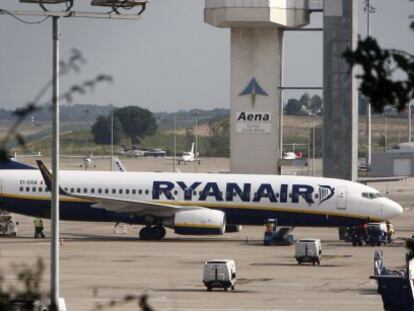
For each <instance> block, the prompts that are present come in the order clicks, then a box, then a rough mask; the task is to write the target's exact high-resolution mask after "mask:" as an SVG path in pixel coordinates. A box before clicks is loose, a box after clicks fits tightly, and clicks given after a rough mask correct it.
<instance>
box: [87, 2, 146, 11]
mask: <svg viewBox="0 0 414 311" xmlns="http://www.w3.org/2000/svg"><path fill="white" fill-rule="evenodd" d="M149 2H150V0H92V2H91V5H94V6H105V7H111V8H112V9H113V10H114V11H115V12H116V13H119V12H118V9H131V8H133V7H137V6H140V7H141V10H140V11H139V12H138V15H140V14H142V12H144V11H145V7H146V4H147V3H149Z"/></svg>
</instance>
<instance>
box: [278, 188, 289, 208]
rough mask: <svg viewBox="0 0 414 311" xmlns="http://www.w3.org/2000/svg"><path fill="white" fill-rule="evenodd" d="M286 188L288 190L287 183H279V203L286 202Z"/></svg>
mask: <svg viewBox="0 0 414 311" xmlns="http://www.w3.org/2000/svg"><path fill="white" fill-rule="evenodd" d="M288 190H289V186H288V185H285V184H282V185H280V203H287V201H288Z"/></svg>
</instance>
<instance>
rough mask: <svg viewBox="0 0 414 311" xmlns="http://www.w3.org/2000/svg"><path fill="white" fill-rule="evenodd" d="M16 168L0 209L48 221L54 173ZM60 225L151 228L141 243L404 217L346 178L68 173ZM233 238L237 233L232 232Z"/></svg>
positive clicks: (5, 168)
mask: <svg viewBox="0 0 414 311" xmlns="http://www.w3.org/2000/svg"><path fill="white" fill-rule="evenodd" d="M37 163H38V166H39V170H38V169H35V168H33V167H30V166H27V165H25V164H21V163H17V162H13V161H10V162H6V163H3V164H1V165H0V208H1V209H5V210H8V211H10V212H13V213H18V214H24V215H29V216H36V217H44V218H49V217H50V189H51V173H50V172H49V171H48V169H47V168H46V167H45V165H44V164H43V163H42V162H41V161H37ZM60 176H61V189H60V215H61V219H62V220H76V221H97V222H122V223H129V224H142V225H145V226H144V227H143V229H141V230H140V232H139V236H140V238H141V239H143V240H150V239H162V238H164V237H165V234H166V229H165V228H171V229H173V230H174V231H175V233H177V234H191V235H203V234H210V235H215V234H217V235H219V234H224V233H225V232H226V231H227V232H229V231H230V232H232V230H235V228H236V227H237V225H263V224H264V223H265V222H266V221H267V220H268V219H270V218H276V219H277V220H278V224H279V225H282V226H291V227H296V226H320V227H339V226H355V225H359V224H363V223H368V222H381V221H384V220H388V219H390V218H392V217H395V216H398V215H400V214H401V213H402V212H403V210H402V208H401V206H400V205H399V204H397V203H396V202H394V201H392V200H390V199H387V198H385V197H383V196H382V195H381V194H380V193H379V192H378V191H377V190H375V189H373V188H371V187H368V186H365V185H362V184H359V183H355V182H350V181H346V180H340V179H329V178H317V177H305V176H275V175H242V174H188V173H138V172H107V171H101V172H97V171H86V172H85V171H62V172H61V174H60ZM233 232H234V231H233Z"/></svg>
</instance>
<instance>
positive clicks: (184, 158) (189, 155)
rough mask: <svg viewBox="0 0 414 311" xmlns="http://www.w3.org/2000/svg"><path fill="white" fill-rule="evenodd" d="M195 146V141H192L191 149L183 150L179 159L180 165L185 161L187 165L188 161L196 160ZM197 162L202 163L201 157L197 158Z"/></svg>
mask: <svg viewBox="0 0 414 311" xmlns="http://www.w3.org/2000/svg"><path fill="white" fill-rule="evenodd" d="M194 146H195V143H192V144H191V149H190V151H187V152H183V155H182V156H181V159H178V160H177V162H178V165H180V164H181V163H184V165H186V164H187V163H188V162H194V161H195V160H196V154H195V153H194ZM197 157H198V152H197ZM197 162H198V164H200V163H201V161H200V160H199V159H197Z"/></svg>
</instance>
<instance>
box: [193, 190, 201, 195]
mask: <svg viewBox="0 0 414 311" xmlns="http://www.w3.org/2000/svg"><path fill="white" fill-rule="evenodd" d="M193 195H197V191H193ZM200 195H201V191H200Z"/></svg>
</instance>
